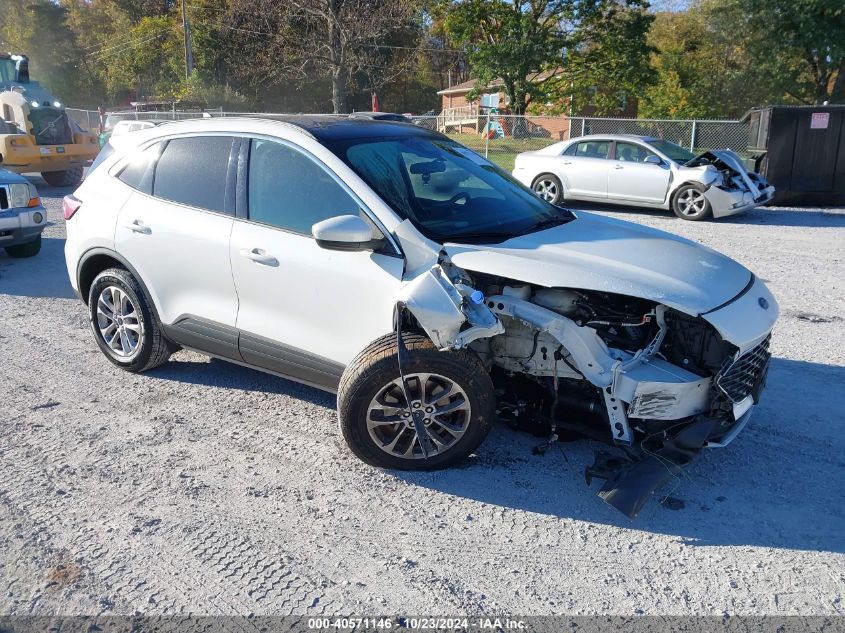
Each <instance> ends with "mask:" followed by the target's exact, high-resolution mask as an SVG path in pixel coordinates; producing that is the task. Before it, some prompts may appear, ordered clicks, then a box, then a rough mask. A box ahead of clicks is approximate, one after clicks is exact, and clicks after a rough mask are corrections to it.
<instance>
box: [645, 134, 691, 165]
mask: <svg viewBox="0 0 845 633" xmlns="http://www.w3.org/2000/svg"><path fill="white" fill-rule="evenodd" d="M648 144H649V145H651V146H652V147H653V148H654V149H656V150H657V151H658V152H660V153H662V154H663V155H664V156H667V157H669V158H671V159H672V160H674V161H675V162H676V163H681V164H682V165H683V164H684V163H686V162H687V161H690V160H692V159H693V158H695V154H693V153H692V152H691V151H689V150H688V149H684V148H683V147H681V146H680V145H675V144H674V143H670V142H669V141H664V140H663V139H655V140H653V141H648Z"/></svg>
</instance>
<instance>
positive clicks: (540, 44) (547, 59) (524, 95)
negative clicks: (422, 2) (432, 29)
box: [438, 0, 574, 114]
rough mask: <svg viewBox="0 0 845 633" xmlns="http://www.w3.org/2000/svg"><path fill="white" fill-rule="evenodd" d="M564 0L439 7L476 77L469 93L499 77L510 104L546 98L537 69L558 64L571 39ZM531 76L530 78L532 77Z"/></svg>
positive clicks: (484, 0) (481, 0)
mask: <svg viewBox="0 0 845 633" xmlns="http://www.w3.org/2000/svg"><path fill="white" fill-rule="evenodd" d="M573 4H574V3H573V2H570V1H568V0H463V1H461V2H451V1H448V0H447V1H446V2H444V3H442V4H441V5H440V6H439V7H438V12H439V13H440V14H441V15H442V16H443V17H444V20H443V23H444V26H445V29H446V31H447V32H448V33H449V35H450V36H451V38H452V39H453V41H454V42H456V43H457V44H458V45H460V46H463V47H465V49H466V52H467V60H468V61H469V64H470V66H471V68H472V71H473V75H474V76H475V78H476V80H477V83H476V87H475V89H474V90H473V91H472V93H471V94H470V97H471V98H474V97H477V96H478V95H479V94H480V93H482V92H485V90H486V88H487V86H488V85H489V84H491V83H492V82H494V81H496V80H498V79H501V80H502V82H503V84H504V90H505V94H506V95H507V96H508V98H509V100H510V104H511V105H510V107H511V109H512V110H513V112H514V113H516V114H523V113H525V111H526V109H527V107H528V105H529V104H530V103H531V102H532V101H543V100H545V98H546V84H547V82H546V81H539V80H538V79H537V78H536V75H538V74H539V73H541V72H542V71H544V70H548V69H550V68H554V67H556V66H557V65H558V61H559V59H560V53H561V51H562V50H563V49H564V48H566V47H567V46H568V45H569V44H570V38H569V36H568V35H567V34H566V33H565V32H564V31H563V30H562V28H561V22H562V21H564V20H566V19H571V18H573V17H574V15H573V8H574V7H573ZM532 80H533V81H532Z"/></svg>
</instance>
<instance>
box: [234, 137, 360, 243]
mask: <svg viewBox="0 0 845 633" xmlns="http://www.w3.org/2000/svg"><path fill="white" fill-rule="evenodd" d="M359 211H360V205H359V204H358V203H357V202H356V201H355V200H354V199H353V198H352V196H350V195H349V194H348V193H347V192H346V190H345V189H343V188H342V187H341V186H340V185H339V184H338V183H337V181H335V179H334V178H332V177H331V176H330V175H329V173H328V172H327V171H326V170H325V169H324V168H323V167H322V166H320V165H318V164H317V163H316V162H314V161H313V160H312V159H311V158H309V157H308V156H306V155H305V154H303V153H302V152H300V151H298V150H296V149H294V148H292V147H290V146H288V145H283V144H281V143H275V142H273V141H263V140H253V141H252V148H251V150H250V154H249V219H250V220H254V221H256V222H262V223H264V224H270V225H272V226H277V227H279V228H282V229H287V230H289V231H296V232H297V233H305V234H307V235H311V227H312V226H313V225H314V224H316V223H317V222H320V221H322V220H326V219H328V218H333V217H335V216H337V215H357V214H358V213H359Z"/></svg>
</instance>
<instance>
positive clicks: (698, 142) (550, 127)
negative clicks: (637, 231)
mask: <svg viewBox="0 0 845 633" xmlns="http://www.w3.org/2000/svg"><path fill="white" fill-rule="evenodd" d="M412 119H413V121H414V123H416V124H417V125H421V126H424V127H426V128H429V129H432V130H437V131H439V132H442V133H444V134H446V135H447V136H449V137H451V138H454V139H455V140H457V141H459V142H461V143H463V144H464V145H466V146H468V147H471V148H472V149H474V150H475V151H477V152H479V153H480V154H483V155H484V156H486V157H487V158H489V159H490V160H491V161H493V162H494V163H496V164H498V165H499V166H501V167H502V168H504V169H506V170H508V171H510V170H512V169H513V163H514V159H515V158H516V155H517V154H519V153H521V152H526V151H531V150H537V149H542V148H544V147H547V146H549V145H551V144H553V143H557V142H559V141H568V140H570V139H573V138H578V137H580V136H586V135H588V134H634V135H638V136H652V137H656V138H662V139H664V140H667V141H671V142H672V143H676V144H678V145H681V146H682V147H686V148H687V149H690V150H691V151H693V152H699V151H703V150H705V149H723V148H728V149H732V150H734V151H735V152H737V153H738V154H740V155H744V154H745V153H746V148H747V146H748V124H747V123H741V122H740V121H728V120H673V119H616V118H597V117H564V116H558V117H551V116H549V117H546V116H513V115H498V114H493V113H488V114H483V115H479V114H474V115H471V116H469V115H468V116H465V117H463V118H459V117H455V116H454V115H452V114H451V113H450V116H449V117H444V116H431V117H413V118H412Z"/></svg>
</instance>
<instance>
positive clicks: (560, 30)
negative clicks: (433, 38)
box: [439, 0, 654, 114]
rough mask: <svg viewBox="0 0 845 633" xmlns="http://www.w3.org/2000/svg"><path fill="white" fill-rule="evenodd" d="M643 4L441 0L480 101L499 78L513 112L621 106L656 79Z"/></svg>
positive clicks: (625, 0)
mask: <svg viewBox="0 0 845 633" xmlns="http://www.w3.org/2000/svg"><path fill="white" fill-rule="evenodd" d="M645 7H646V3H645V2H644V1H642V0H588V1H583V0H515V1H510V0H463V1H458V2H456V1H449V0H444V2H443V3H442V4H441V5H440V7H439V11H440V13H441V14H442V15H444V16H445V19H444V24H445V28H446V30H447V32H448V33H449V34H450V35H451V37H452V38H453V39H454V41H455V42H457V43H458V44H459V45H461V46H463V47H465V49H466V51H467V59H468V61H469V63H470V66H471V67H472V71H473V75H474V76H475V78H476V79H477V85H476V89H475V90H474V91H473V92H472V93H471V94H470V97H477V96H478V95H479V94H480V93H481V92H483V91H484V90H485V88H486V87H487V86H488V85H489V84H490V83H491V82H493V81H495V80H498V79H501V81H502V83H503V87H504V91H505V94H506V95H507V96H508V98H509V101H510V104H511V109H512V110H513V111H514V112H515V113H516V114H522V113H524V112H526V110H527V109H528V108H529V106H531V105H532V104H533V106H534V107H533V108H532V109H542V110H544V111H547V112H561V111H567V110H569V109H571V108H577V109H579V110H580V108H581V107H583V106H586V105H590V106H592V107H593V109H594V110H595V111H596V112H598V113H606V112H612V111H614V110H617V109H618V108H619V101H620V93H624V94H635V93H636V92H637V91H638V90H640V89H641V88H642V87H643V86H645V85H647V84H649V83H650V82H651V81H652V80H653V75H654V72H653V70H652V69H651V67H650V66H649V63H648V53H649V47H648V45H647V43H646V33H647V32H648V26H649V23H650V21H651V16H650V15H649V14H648V13H646V11H645Z"/></svg>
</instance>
